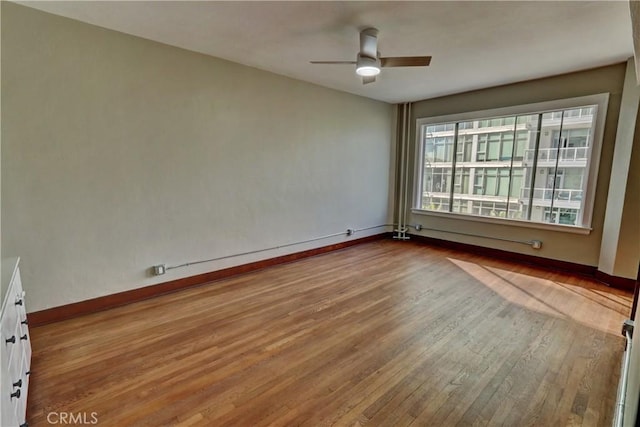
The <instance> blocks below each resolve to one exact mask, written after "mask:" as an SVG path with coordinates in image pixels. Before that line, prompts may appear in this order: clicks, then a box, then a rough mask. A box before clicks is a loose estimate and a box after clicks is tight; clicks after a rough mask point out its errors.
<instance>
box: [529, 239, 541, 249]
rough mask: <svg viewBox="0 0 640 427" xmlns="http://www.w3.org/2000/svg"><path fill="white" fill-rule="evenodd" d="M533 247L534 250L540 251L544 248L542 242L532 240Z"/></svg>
mask: <svg viewBox="0 0 640 427" xmlns="http://www.w3.org/2000/svg"><path fill="white" fill-rule="evenodd" d="M531 247H532V248H533V249H540V248H541V247H542V242H541V241H540V240H532V241H531Z"/></svg>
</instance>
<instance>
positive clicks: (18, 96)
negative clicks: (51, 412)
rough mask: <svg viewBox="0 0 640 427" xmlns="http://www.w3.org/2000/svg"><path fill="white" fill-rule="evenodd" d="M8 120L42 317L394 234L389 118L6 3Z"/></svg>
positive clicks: (9, 240) (30, 272) (18, 218)
mask: <svg viewBox="0 0 640 427" xmlns="http://www.w3.org/2000/svg"><path fill="white" fill-rule="evenodd" d="M2 113H3V116H2V119H3V120H2V253H3V255H4V256H13V255H19V256H21V257H22V263H21V269H22V273H23V282H24V287H25V289H26V291H27V292H28V293H29V298H28V301H29V304H28V308H29V311H36V310H41V309H44V308H48V307H53V306H58V305H62V304H66V303H71V302H75V301H80V300H85V299H88V298H93V297H97V296H101V295H106V294H111V293H114V292H119V291H125V290H129V289H132V288H136V287H141V286H146V285H151V284H154V283H158V282H163V281H167V280H171V279H175V278H178V277H184V276H190V275H194V274H198V273H201V272H204V271H211V270H216V269H219V268H224V267H227V266H230V265H235V264H243V263H246V262H250V261H254V260H256V259H260V258H269V257H273V256H277V255H281V254H283V253H288V252H296V251H299V250H304V249H307V248H310V247H317V246H323V245H327V244H330V243H335V242H339V241H343V240H344V239H346V237H335V238H332V239H327V240H322V241H317V242H314V243H312V244H306V245H300V246H294V247H289V248H286V249H281V250H275V251H271V252H265V253H261V254H258V255H254V256H245V257H241V258H234V259H232V260H225V261H219V262H213V263H207V264H201V265H198V266H192V267H189V268H184V269H177V270H172V271H171V272H169V273H168V274H167V275H165V276H160V277H149V276H148V272H147V270H148V269H149V267H150V266H152V265H154V264H158V263H167V264H170V265H175V264H180V263H183V262H188V261H195V260H201V259H209V258H214V257H219V256H225V255H229V254H235V253H240V252H246V251H251V250H257V249H262V248H268V247H273V246H276V245H281V244H287V243H292V242H298V241H302V240H305V239H309V238H314V237H318V236H324V235H327V234H332V233H336V232H341V231H345V230H346V229H347V228H356V229H357V228H364V227H370V226H375V225H380V224H385V223H386V222H388V213H389V211H390V210H389V185H390V182H392V180H391V179H390V167H391V166H390V165H391V155H392V149H393V147H392V138H393V135H392V133H393V132H392V129H393V123H392V122H393V108H392V107H391V106H390V105H388V104H385V103H381V102H375V101H371V100H367V99H364V98H361V97H356V96H353V95H348V94H345V93H340V92H337V91H332V90H329V89H325V88H321V87H318V86H314V85H311V84H307V83H304V82H300V81H296V80H292V79H289V78H285V77H281V76H277V75H274V74H270V73H266V72H263V71H259V70H257V69H253V68H249V67H244V66H241V65H238V64H234V63H230V62H226V61H223V60H219V59H215V58H212V57H208V56H205V55H200V54H196V53H193V52H189V51H186V50H181V49H177V48H173V47H170V46H166V45H163V44H159V43H154V42H151V41H147V40H144V39H140V38H136V37H132V36H128V35H124V34H121V33H117V32H113V31H108V30H104V29H101V28H98V27H95V26H91V25H87V24H83V23H79V22H76V21H72V20H69V19H65V18H61V17H57V16H53V15H49V14H45V13H42V12H39V11H35V10H32V9H29V8H25V7H22V6H18V5H15V4H11V3H7V2H2ZM386 230H387V229H385V228H380V229H374V230H369V231H366V232H361V233H356V235H355V236H353V238H357V237H364V236H366V235H367V234H375V233H379V232H382V231H386Z"/></svg>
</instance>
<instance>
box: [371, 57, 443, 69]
mask: <svg viewBox="0 0 640 427" xmlns="http://www.w3.org/2000/svg"><path fill="white" fill-rule="evenodd" d="M430 63H431V57H430V56H390V57H388V58H380V65H382V66H383V67H424V66H427V65H429V64H430Z"/></svg>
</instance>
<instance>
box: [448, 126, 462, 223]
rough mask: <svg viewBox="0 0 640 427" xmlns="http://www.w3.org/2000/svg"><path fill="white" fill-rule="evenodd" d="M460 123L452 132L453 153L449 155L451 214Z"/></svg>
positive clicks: (451, 210) (450, 210)
mask: <svg viewBox="0 0 640 427" xmlns="http://www.w3.org/2000/svg"><path fill="white" fill-rule="evenodd" d="M459 126H460V122H456V124H455V128H454V131H453V153H452V155H451V186H450V187H451V188H450V191H449V212H453V191H454V189H455V186H456V160H457V157H458V128H459Z"/></svg>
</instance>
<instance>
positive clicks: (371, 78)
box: [362, 76, 376, 85]
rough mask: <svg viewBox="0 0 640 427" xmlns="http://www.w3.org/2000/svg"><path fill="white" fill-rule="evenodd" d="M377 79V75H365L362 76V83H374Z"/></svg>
mask: <svg viewBox="0 0 640 427" xmlns="http://www.w3.org/2000/svg"><path fill="white" fill-rule="evenodd" d="M375 81H376V76H364V77H363V78H362V84H363V85H366V84H368V83H373V82H375Z"/></svg>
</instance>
